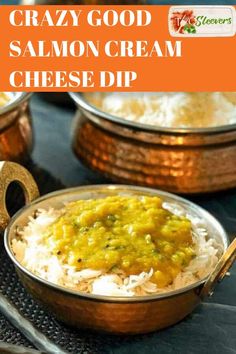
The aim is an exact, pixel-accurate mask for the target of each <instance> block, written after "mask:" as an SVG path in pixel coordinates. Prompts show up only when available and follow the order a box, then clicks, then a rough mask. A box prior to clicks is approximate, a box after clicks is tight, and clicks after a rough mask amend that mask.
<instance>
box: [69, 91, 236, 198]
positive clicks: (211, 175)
mask: <svg viewBox="0 0 236 354" xmlns="http://www.w3.org/2000/svg"><path fill="white" fill-rule="evenodd" d="M70 96H71V97H72V99H73V100H74V102H75V103H76V104H77V106H78V107H79V110H78V113H77V115H76V118H75V122H74V132H73V150H74V152H75V154H76V156H77V157H78V158H79V159H80V160H81V161H82V162H83V163H84V164H85V165H87V166H89V167H90V168H92V169H93V170H96V171H98V172H100V173H102V174H104V175H105V176H107V177H109V178H110V179H111V180H113V181H117V182H121V183H128V184H137V185H142V186H147V187H154V188H160V189H163V190H167V191H170V192H174V193H191V194H193V193H203V192H213V191H220V190H224V189H227V188H232V187H236V124H231V125H225V126H220V127H214V128H213V127H212V128H199V129H198V128H191V129H189V128H186V129H184V128H183V129H174V128H163V127H156V126H151V125H147V124H140V123H136V122H131V121H128V120H125V119H122V118H118V117H115V116H112V115H110V114H107V113H105V112H102V111H100V110H99V109H97V108H96V107H94V106H92V105H90V104H89V103H88V102H87V101H86V100H85V98H84V96H83V94H81V93H75V92H71V93H70Z"/></svg>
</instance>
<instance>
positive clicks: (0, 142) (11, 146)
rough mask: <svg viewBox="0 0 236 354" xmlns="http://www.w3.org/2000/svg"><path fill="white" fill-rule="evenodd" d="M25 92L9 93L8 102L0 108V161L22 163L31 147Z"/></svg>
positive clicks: (30, 127)
mask: <svg viewBox="0 0 236 354" xmlns="http://www.w3.org/2000/svg"><path fill="white" fill-rule="evenodd" d="M30 96H31V94H30V93H25V92H11V93H9V97H10V101H9V102H8V103H7V104H6V105H4V106H2V107H0V159H1V160H12V161H17V162H24V161H25V160H27V159H28V158H29V156H30V153H31V150H32V146H33V132H32V124H31V114H30V110H29V98H30Z"/></svg>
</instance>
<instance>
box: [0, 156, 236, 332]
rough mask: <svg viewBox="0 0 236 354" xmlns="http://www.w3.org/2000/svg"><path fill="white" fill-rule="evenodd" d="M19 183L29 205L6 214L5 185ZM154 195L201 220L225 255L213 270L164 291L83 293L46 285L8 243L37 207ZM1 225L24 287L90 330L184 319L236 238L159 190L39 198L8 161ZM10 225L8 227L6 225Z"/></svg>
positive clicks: (145, 328) (86, 191) (224, 264)
mask: <svg viewBox="0 0 236 354" xmlns="http://www.w3.org/2000/svg"><path fill="white" fill-rule="evenodd" d="M12 181H15V182H18V183H20V185H21V186H22V187H23V190H24V192H25V197H26V202H27V203H28V205H27V206H25V207H24V208H22V209H21V210H20V211H19V212H18V213H17V214H15V216H13V217H12V219H11V220H10V217H9V215H8V212H7V210H6V206H5V196H6V190H7V187H8V185H9V184H10V183H11V182H12ZM120 193H122V194H124V193H125V194H126V195H157V196H160V197H161V198H162V199H163V200H164V201H168V202H172V203H173V202H174V203H177V204H179V205H181V206H182V207H183V208H185V210H188V212H191V214H193V215H196V216H198V217H200V218H202V219H203V220H204V221H205V223H206V227H207V230H208V233H209V236H210V237H213V238H215V239H216V240H217V242H218V243H220V245H221V246H222V250H223V256H222V257H221V259H220V261H219V262H218V264H217V266H216V268H215V270H214V271H213V272H212V274H211V275H210V276H209V277H208V278H206V279H202V280H200V281H198V282H196V283H194V284H191V285H189V286H186V287H184V288H181V289H178V290H175V291H170V292H166V293H162V294H156V295H148V296H134V297H115V296H101V295H94V294H87V293H83V292H79V291H73V290H69V289H67V288H64V287H61V286H58V285H55V284H53V283H50V282H48V281H46V280H44V279H42V278H40V277H38V276H36V275H35V274H33V273H32V272H30V271H29V270H27V269H26V268H25V267H23V266H22V265H21V264H20V263H19V262H18V260H17V259H16V257H15V254H14V252H13V250H12V245H11V243H12V242H11V241H12V239H13V238H15V237H16V231H17V230H18V229H19V228H20V229H21V228H22V227H24V226H25V225H26V224H27V223H28V218H29V216H33V215H34V214H35V211H36V210H38V209H39V208H43V209H48V208H51V207H54V208H56V209H57V208H61V207H63V205H64V203H65V202H69V201H74V200H79V199H91V198H101V197H105V196H110V195H117V194H120ZM0 211H1V213H0V225H1V227H2V228H5V227H6V230H5V248H6V250H7V253H8V255H9V257H10V258H11V260H12V262H13V263H14V266H15V268H16V271H17V273H18V275H19V278H20V279H21V281H22V283H23V285H24V286H25V287H26V289H27V290H28V291H29V292H30V293H31V294H32V296H33V297H34V298H35V299H37V300H39V301H40V302H41V303H42V304H43V305H44V306H46V308H47V309H49V310H50V311H51V312H52V313H54V314H55V316H56V317H57V318H58V319H59V320H61V321H63V322H65V323H67V324H69V325H71V326H75V327H79V328H81V327H82V328H90V329H94V330H100V331H106V332H111V333H125V334H135V333H147V332H151V331H155V330H158V329H162V328H165V327H167V326H170V325H172V324H175V323H177V322H178V321H180V320H182V319H183V318H184V317H185V316H187V315H188V314H189V313H191V312H192V311H193V309H194V308H195V307H196V306H197V305H198V304H199V303H200V301H201V299H202V298H204V297H205V296H207V295H208V294H211V293H212V291H213V287H214V285H215V283H216V282H217V281H218V280H221V279H222V278H223V277H224V275H225V273H226V272H227V270H228V268H229V267H230V266H231V264H232V263H233V261H234V259H235V256H236V239H235V240H234V242H233V243H231V245H230V246H229V248H228V249H227V246H228V238H227V235H226V233H225V231H224V229H223V227H222V226H221V225H220V224H219V222H218V221H217V220H216V219H215V218H214V217H213V216H211V215H210V214H209V213H208V212H207V211H205V210H203V209H202V208H200V207H199V206H197V205H195V204H193V203H191V202H189V201H187V200H185V199H183V198H180V197H177V196H175V195H173V194H169V193H166V192H162V191H157V190H153V189H149V188H142V187H135V186H125V185H104V186H103V185H100V186H84V187H78V188H72V189H65V190H62V191H57V192H54V193H50V194H47V195H45V196H44V197H41V198H38V188H37V185H36V184H35V182H34V180H33V178H32V176H31V175H30V173H29V172H28V171H27V170H26V169H25V168H24V167H22V166H19V165H17V164H15V163H12V162H3V163H1V165H0ZM7 225H8V226H7Z"/></svg>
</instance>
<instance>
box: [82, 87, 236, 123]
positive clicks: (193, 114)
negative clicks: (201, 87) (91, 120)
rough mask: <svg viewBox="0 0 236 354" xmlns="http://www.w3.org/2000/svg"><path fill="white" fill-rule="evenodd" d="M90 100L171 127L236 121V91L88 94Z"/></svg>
mask: <svg viewBox="0 0 236 354" xmlns="http://www.w3.org/2000/svg"><path fill="white" fill-rule="evenodd" d="M84 97H85V99H86V100H87V102H88V103H90V104H91V105H93V106H95V107H96V108H98V109H99V110H101V111H103V112H106V113H109V114H111V115H112V116H116V117H119V118H123V119H126V120H129V121H133V122H136V123H141V124H148V125H153V126H160V127H170V128H207V127H215V126H222V125H228V124H235V123H236V93H235V92H150V93H147V92H145V93H144V92H143V93H142V92H130V93H115V92H108V93H86V94H85V95H84Z"/></svg>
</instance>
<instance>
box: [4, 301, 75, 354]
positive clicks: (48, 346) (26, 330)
mask: <svg viewBox="0 0 236 354" xmlns="http://www.w3.org/2000/svg"><path fill="white" fill-rule="evenodd" d="M0 312H1V313H2V314H3V315H4V316H5V317H6V318H7V319H8V321H9V322H10V323H11V324H12V325H13V326H14V327H15V328H17V329H18V330H19V331H20V332H21V333H22V334H23V335H24V336H25V337H26V338H27V339H28V340H29V341H30V342H31V343H32V344H33V345H34V346H35V348H37V349H39V350H41V351H42V352H43V353H48V354H68V352H67V351H65V350H63V349H62V348H60V347H59V346H57V345H56V344H54V343H53V342H52V341H51V340H49V339H48V338H47V337H46V336H45V335H44V334H43V333H41V332H40V331H39V330H37V329H36V328H35V327H34V326H33V325H32V323H31V322H30V321H29V320H27V319H26V318H24V317H23V316H22V315H21V313H20V312H19V311H18V309H17V308H16V307H15V306H14V305H12V304H11V303H10V302H9V301H8V300H7V299H6V298H5V297H4V296H3V295H2V294H0Z"/></svg>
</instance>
